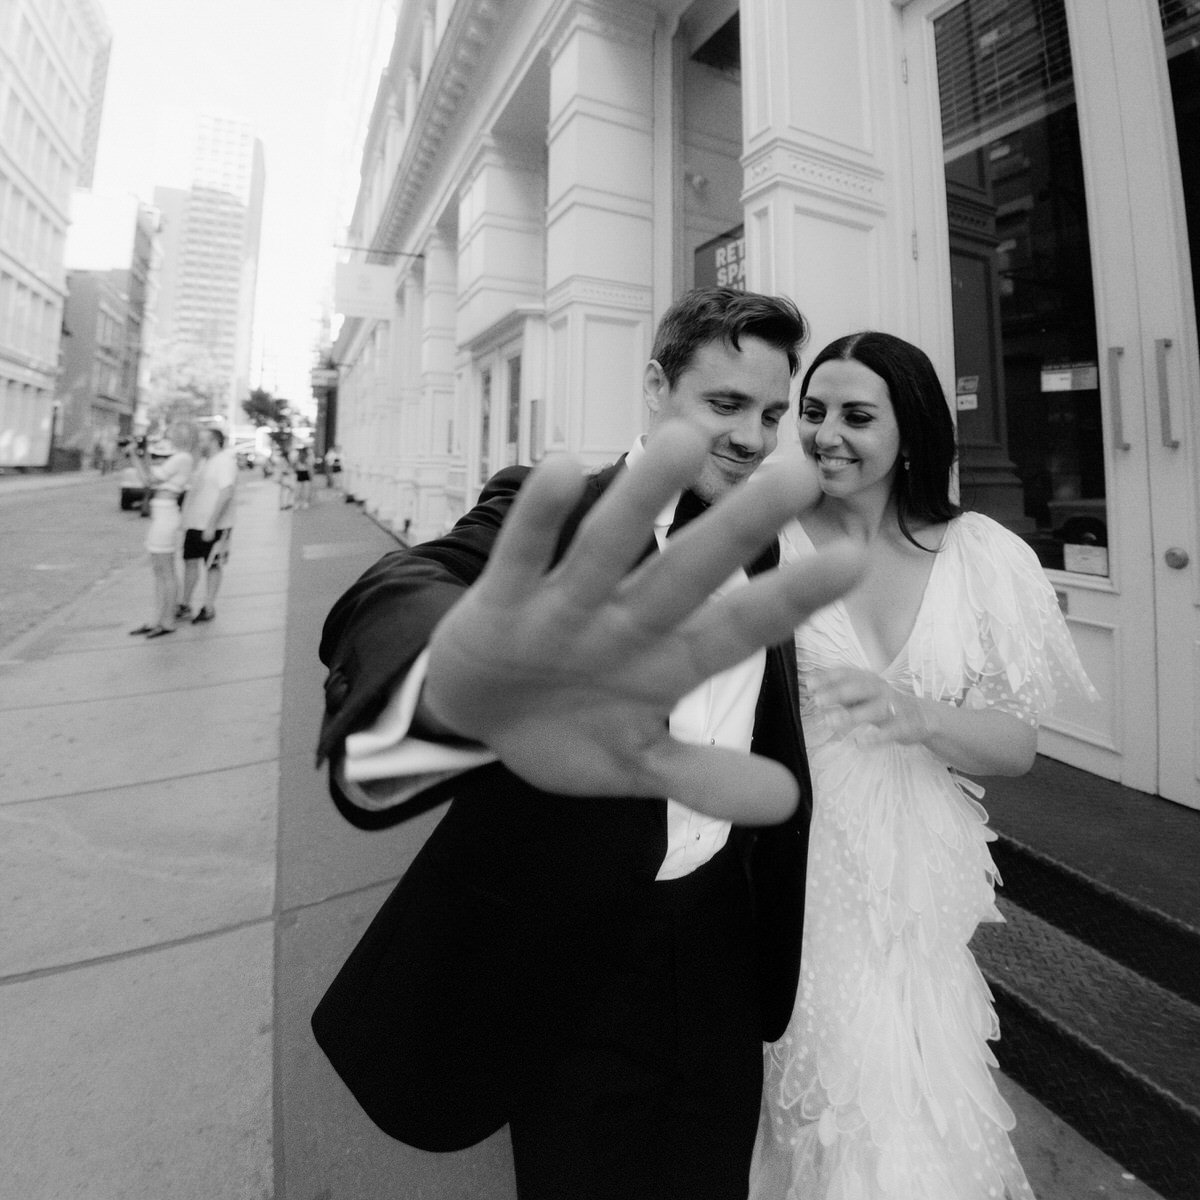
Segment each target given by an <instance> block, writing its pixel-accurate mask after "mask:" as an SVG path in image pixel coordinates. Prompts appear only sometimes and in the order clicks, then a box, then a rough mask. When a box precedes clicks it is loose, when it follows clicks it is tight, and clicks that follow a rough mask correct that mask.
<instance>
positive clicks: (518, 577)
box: [478, 455, 584, 603]
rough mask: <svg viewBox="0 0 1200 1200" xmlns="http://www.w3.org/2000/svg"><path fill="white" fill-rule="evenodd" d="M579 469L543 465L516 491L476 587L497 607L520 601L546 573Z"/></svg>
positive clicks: (555, 462)
mask: <svg viewBox="0 0 1200 1200" xmlns="http://www.w3.org/2000/svg"><path fill="white" fill-rule="evenodd" d="M583 486H584V476H583V467H582V464H581V463H580V462H579V461H578V460H577V459H574V458H571V457H570V456H568V455H562V456H557V455H556V456H555V457H553V458H548V459H546V461H545V462H543V463H542V464H541V465H539V466H538V467H537V468H536V469H535V470H534V471H533V472H532V474H530V476H529V477H528V478H527V479H526V480H525V482H524V483H523V484H522V486H521V490H520V492H518V494H517V498H516V500H515V501H514V502H513V506H512V508H511V509H510V510H509V512H508V514H507V516H506V517H505V518H504V524H503V525H502V526H501V528H500V533H499V536H498V537H497V539H496V545H495V547H494V549H493V550H492V554H491V556H490V558H489V560H488V564H487V567H486V569H485V570H484V572H483V574H482V575H481V576H480V578H479V581H478V586H479V587H480V588H482V589H484V591H485V593H486V594H487V595H488V596H490V597H491V598H492V599H493V600H494V601H495V602H497V603H511V602H512V601H513V600H515V599H516V598H517V597H520V596H524V595H526V594H527V593H528V592H529V591H530V590H531V589H532V588H533V587H535V586H536V585H537V583H538V581H539V580H540V579H541V578H542V576H543V575H545V573H546V571H547V570H549V568H550V564H551V562H552V560H553V558H554V552H555V548H556V546H557V545H558V537H559V533H560V531H561V529H562V524H563V521H564V519H565V518H566V516H567V514H568V513H569V512H570V511H571V509H572V508H573V507H574V506H575V504H576V503H577V502H578V500H579V497H580V495H581V493H582V491H583Z"/></svg>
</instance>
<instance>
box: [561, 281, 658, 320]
mask: <svg viewBox="0 0 1200 1200" xmlns="http://www.w3.org/2000/svg"><path fill="white" fill-rule="evenodd" d="M653 299H654V294H653V290H652V289H651V288H649V287H642V286H640V285H634V284H619V283H614V282H613V281H612V280H610V279H596V278H593V277H592V276H590V275H571V276H569V277H568V278H566V279H564V280H563V281H562V282H561V283H557V284H555V285H554V287H553V288H551V289H550V291H549V292H547V293H546V315H547V318H550V317H553V316H554V315H556V314H557V313H558V312H559V311H560V310H561V309H564V308H567V307H569V306H570V305H574V304H582V305H596V306H602V307H604V308H607V309H620V310H622V311H625V312H628V313H630V314H633V315H636V316H638V317H646V318H648V317H649V313H650V310H651V307H652V304H653Z"/></svg>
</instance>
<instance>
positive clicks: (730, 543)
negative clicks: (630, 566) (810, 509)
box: [625, 472, 809, 631]
mask: <svg viewBox="0 0 1200 1200" xmlns="http://www.w3.org/2000/svg"><path fill="white" fill-rule="evenodd" d="M808 494H809V488H808V480H807V478H806V477H805V476H803V475H798V474H790V473H784V472H773V473H772V475H771V476H770V477H769V478H767V479H765V480H763V481H762V483H761V484H756V485H755V486H753V487H751V486H750V485H749V484H746V485H743V486H742V487H739V488H737V489H736V490H735V491H734V492H733V493H732V494H730V495H729V496H727V497H725V498H724V499H722V500H721V501H720V502H719V503H718V504H715V505H713V507H712V508H711V509H710V510H709V512H707V513H706V514H705V515H704V516H703V517H701V518H699V519H698V520H696V521H693V522H692V523H691V524H690V525H689V526H688V527H687V528H686V529H685V530H683V531H682V532H681V533H679V534H678V535H676V536H675V537H673V538H672V539H671V542H670V544H669V545H668V547H667V550H666V552H665V553H664V554H663V555H662V559H661V562H659V563H656V564H653V565H651V564H648V565H647V568H646V570H644V571H642V572H640V573H639V574H638V576H637V577H636V578H635V579H634V580H632V581H631V583H630V586H629V588H628V590H627V591H626V594H625V599H626V600H627V602H628V603H629V604H630V606H631V611H633V613H634V614H635V615H636V617H637V618H638V620H639V621H641V622H643V623H644V624H646V625H647V626H648V627H649V628H651V629H655V630H659V631H661V630H665V629H670V628H673V627H674V626H675V625H677V624H678V623H679V622H680V621H681V620H683V618H684V617H686V616H687V615H688V614H689V613H691V612H692V611H693V610H695V609H696V608H697V607H699V605H700V604H703V603H704V602H705V601H706V600H707V599H708V598H709V596H710V595H711V594H712V593H713V591H715V590H716V589H717V588H718V587H720V586H721V584H723V583H724V582H725V581H726V580H727V579H729V577H730V576H731V575H732V574H733V573H734V572H735V571H737V570H739V569H740V568H742V567H744V566H746V565H747V564H748V563H751V562H753V561H754V559H755V558H757V557H758V555H759V554H761V553H762V551H763V550H764V549H765V548H766V547H767V545H769V544H770V542H771V540H772V539H773V538H774V537H775V534H776V532H777V531H778V530H779V529H780V527H781V526H783V525H785V524H786V523H787V522H788V521H789V520H791V519H792V518H793V517H794V516H795V514H796V513H797V512H799V511H800V510H801V509H802V508H803V506H804V504H805V503H806V502H807V497H808Z"/></svg>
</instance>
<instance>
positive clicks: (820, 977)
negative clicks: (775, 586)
mask: <svg viewBox="0 0 1200 1200" xmlns="http://www.w3.org/2000/svg"><path fill="white" fill-rule="evenodd" d="M781 547H782V552H783V557H784V561H795V560H796V559H797V558H801V557H803V556H805V555H808V554H811V553H813V546H812V543H811V541H810V540H809V539H808V537H807V535H806V534H805V532H804V530H803V529H802V528H801V527H800V525H799V524H794V525H792V526H790V527H789V528H788V529H787V530H785V531H784V534H783V535H782V538H781ZM796 641H797V655H798V662H799V668H800V691H801V705H802V716H803V723H804V735H805V739H806V741H807V745H808V753H809V761H810V764H811V767H812V776H813V791H814V812H813V821H812V832H811V842H810V849H809V862H808V888H807V900H806V907H805V923H804V948H803V957H802V963H801V982H800V993H799V996H798V997H797V1000H796V1007H795V1011H794V1012H793V1014H792V1019H791V1022H790V1024H789V1026H788V1030H787V1033H786V1034H785V1036H784V1037H783V1038H782V1039H781V1040H780V1041H778V1042H776V1043H775V1044H774V1045H773V1046H770V1047H768V1048H767V1051H766V1061H765V1073H764V1075H765V1078H764V1094H763V1109H762V1120H761V1126H760V1129H759V1136H758V1144H757V1146H756V1148H755V1157H754V1166H753V1169H752V1173H751V1189H750V1196H751V1200H884V1198H887V1200H893V1198H894V1200H985V1198H986V1200H1002V1198H1003V1197H1005V1196H1008V1197H1010V1198H1011V1200H1032V1197H1033V1193H1032V1191H1031V1190H1030V1188H1029V1184H1028V1183H1027V1181H1026V1179H1025V1174H1024V1172H1023V1171H1022V1169H1021V1166H1020V1164H1019V1163H1018V1161H1017V1158H1016V1155H1015V1153H1014V1152H1013V1148H1012V1145H1011V1143H1010V1141H1009V1138H1008V1132H1007V1131H1008V1130H1010V1129H1011V1128H1012V1127H1013V1124H1014V1118H1013V1114H1012V1111H1011V1109H1010V1108H1009V1107H1008V1105H1007V1104H1006V1103H1005V1102H1004V1100H1003V1098H1002V1097H1001V1096H1000V1094H999V1092H998V1091H997V1089H996V1085H995V1083H994V1081H993V1079H992V1073H991V1068H992V1067H994V1066H995V1058H994V1057H993V1055H992V1053H991V1050H990V1049H989V1047H988V1045H987V1043H988V1040H989V1039H994V1038H996V1037H998V1036H999V1030H998V1027H997V1022H996V1016H995V1013H994V1011H993V1009H992V1005H991V997H990V994H989V991H988V988H987V985H986V983H985V982H984V980H983V977H982V975H981V974H980V973H979V969H978V968H977V966H976V965H975V960H974V958H973V957H972V955H971V952H970V950H969V949H968V946H967V943H968V941H969V940H970V938H971V935H972V933H973V932H974V930H975V927H976V925H977V924H978V923H979V922H980V921H999V920H1002V917H1001V916H1000V914H999V912H998V910H997V908H996V905H995V898H994V893H993V886H994V884H995V882H996V871H995V867H994V866H993V864H992V860H991V855H990V854H989V852H988V847H987V844H988V842H989V841H991V840H993V838H994V837H995V835H994V834H993V833H991V831H989V829H988V827H987V814H986V813H985V812H984V810H983V808H982V807H981V806H980V805H979V803H978V799H979V798H980V797H982V795H983V790H982V789H981V788H980V787H978V785H976V784H973V783H971V782H970V781H968V780H966V779H963V778H962V777H961V776H959V775H957V774H956V773H955V772H954V771H952V770H951V769H950V768H948V767H947V766H946V764H945V763H943V762H942V761H940V760H939V759H938V758H936V757H935V756H934V755H933V754H932V753H931V752H930V751H929V750H927V749H926V748H925V747H923V746H897V745H891V744H889V745H883V746H873V747H870V746H869V747H863V746H859V745H858V744H857V740H856V737H855V734H854V733H853V732H851V733H849V734H847V735H844V736H843V735H839V734H837V733H834V732H833V730H832V729H831V728H830V727H829V724H828V723H827V721H826V720H825V719H824V718H823V716H822V714H821V713H820V712H818V711H817V710H816V708H815V706H814V705H813V704H812V703H811V702H810V701H808V699H807V696H806V694H805V680H806V678H811V677H812V676H813V675H814V673H817V672H820V671H821V670H822V669H825V668H829V667H835V666H853V667H859V668H862V669H866V670H870V669H871V666H870V664H869V662H868V661H867V658H866V655H865V654H864V652H863V649H862V646H861V645H860V643H859V640H858V638H857V636H856V634H855V631H854V628H853V626H852V624H851V623H850V620H849V617H848V615H847V611H846V608H845V606H844V605H843V604H842V603H841V602H837V603H834V604H832V605H830V606H829V607H827V608H825V609H822V610H821V611H820V612H818V613H816V614H815V615H814V616H813V617H812V619H811V620H810V621H808V622H807V623H806V624H805V625H803V626H802V627H801V628H800V629H799V630H798V631H797V635H796ZM883 677H884V678H885V679H886V680H887V681H888V683H890V684H891V686H892V687H894V688H896V689H898V690H902V691H908V692H912V693H915V694H916V695H918V696H926V697H932V698H934V699H936V700H939V701H942V702H945V703H964V704H969V705H974V706H985V705H986V706H989V707H994V708H998V709H1001V710H1003V711H1005V712H1008V713H1012V714H1014V715H1015V716H1017V717H1019V718H1020V719H1021V720H1023V721H1026V722H1028V723H1031V724H1035V723H1036V722H1037V720H1038V718H1039V716H1040V715H1041V714H1042V713H1044V712H1046V711H1047V710H1048V709H1049V708H1050V707H1051V706H1052V704H1053V702H1054V699H1055V694H1056V691H1058V690H1062V689H1063V688H1064V687H1069V688H1071V689H1072V690H1075V691H1078V692H1081V693H1083V694H1085V695H1088V696H1092V695H1094V694H1095V693H1094V690H1093V689H1092V686H1091V684H1090V683H1089V682H1088V680H1087V677H1086V675H1085V674H1084V672H1083V668H1082V667H1081V665H1080V663H1079V659H1078V656H1077V655H1076V652H1075V648H1074V645H1073V644H1072V642H1071V638H1070V634H1069V633H1068V631H1067V628H1066V624H1065V622H1064V621H1063V619H1062V616H1061V614H1060V613H1059V610H1058V605H1057V603H1056V601H1055V596H1054V592H1053V590H1052V588H1051V587H1050V585H1049V583H1048V581H1047V580H1046V577H1045V575H1044V574H1043V573H1042V569H1041V567H1040V566H1039V564H1038V561H1037V559H1036V557H1035V556H1034V554H1033V553H1032V551H1031V550H1030V549H1029V548H1028V547H1027V546H1026V545H1025V543H1024V542H1022V541H1020V539H1018V538H1017V537H1015V536H1014V535H1013V534H1010V533H1009V532H1008V531H1007V530H1005V529H1004V528H1003V527H1002V526H1000V525H998V524H997V523H996V522H994V521H992V520H990V519H989V518H988V517H985V516H983V515H982V514H980V513H964V514H963V515H962V516H960V517H957V518H955V519H954V520H953V521H951V522H950V524H949V526H948V528H947V532H946V537H945V540H944V543H943V546H942V548H941V550H940V551H939V553H938V555H937V557H936V559H935V561H934V563H933V567H932V572H931V574H930V577H929V581H928V583H927V585H926V588H925V594H924V597H923V599H922V601H921V607H920V610H919V612H918V615H917V618H916V621H915V624H914V626H913V629H912V632H911V633H910V634H909V639H908V642H907V644H906V645H905V647H904V648H903V649H902V650H901V652H900V653H899V654H898V655H897V656H896V659H895V661H893V662H892V663H891V665H890V666H889V667H888V668H887V670H886V671H885V672H884V673H883Z"/></svg>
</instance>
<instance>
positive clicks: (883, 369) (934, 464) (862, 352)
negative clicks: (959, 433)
mask: <svg viewBox="0 0 1200 1200" xmlns="http://www.w3.org/2000/svg"><path fill="white" fill-rule="evenodd" d="M831 359H839V360H842V361H849V362H857V363H861V364H862V365H863V366H864V367H866V368H867V370H869V371H874V372H875V374H876V375H878V376H879V378H880V379H882V380H883V382H884V383H885V384H886V385H887V390H888V397H889V399H890V400H891V402H892V409H893V411H894V412H895V414H896V424H897V425H898V426H899V429H900V445H901V446H902V447H903V453H904V454H906V455H907V464H908V465H907V467H905V466H904V464H903V462H901V464H900V469H899V470H898V471H897V472H896V475H895V479H894V480H893V483H892V490H893V492H894V494H895V497H896V518H897V520H898V521H899V523H900V530H901V532H902V533H903V534H904V536H905V537H906V538H908V540H909V541H910V542H912V544H913V545H914V546H920V547H921V549H922V550H926V549H928V547H927V546H921V543H920V542H918V541H917V540H916V538H914V537H913V536H912V533H911V532H910V530H909V522H910V521H912V520H917V521H931V522H938V521H949V520H950V519H951V518H952V517H957V516H958V514H959V513H960V512H961V511H962V509H960V508H959V507H958V505H957V504H955V503H954V501H953V500H951V499H950V471H951V469H952V468H953V466H954V460H955V458H956V457H957V453H958V451H957V446H956V442H955V437H954V420H953V418H952V417H951V416H950V407H949V405H948V404H947V403H946V396H945V393H944V392H943V391H942V384H941V381H940V380H939V379H938V375H937V371H936V370H935V369H934V366H933V363H931V362H930V361H929V356H928V355H927V354H926V353H925V351H924V350H922V349H920V348H919V347H918V346H914V345H913V344H912V343H911V342H906V341H905V340H904V339H903V338H898V337H896V336H895V334H891V333H880V332H879V331H878V330H874V329H869V330H864V331H862V332H861V333H851V334H848V335H847V336H846V337H840V338H838V339H837V341H834V342H830V343H829V345H828V346H826V347H825V349H824V350H822V351H821V353H820V354H818V355H817V357H816V358H814V359H813V360H812V362H811V363H810V364H809V368H808V370H807V371H805V373H804V379H803V381H802V382H801V384H800V409H801V412H803V410H804V397H805V396H807V395H808V383H809V380H810V379H812V377H813V373H814V372H815V371H816V369H817V368H818V367H819V366H820V365H821V364H822V363H827V362H829V361H830V360H831Z"/></svg>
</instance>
